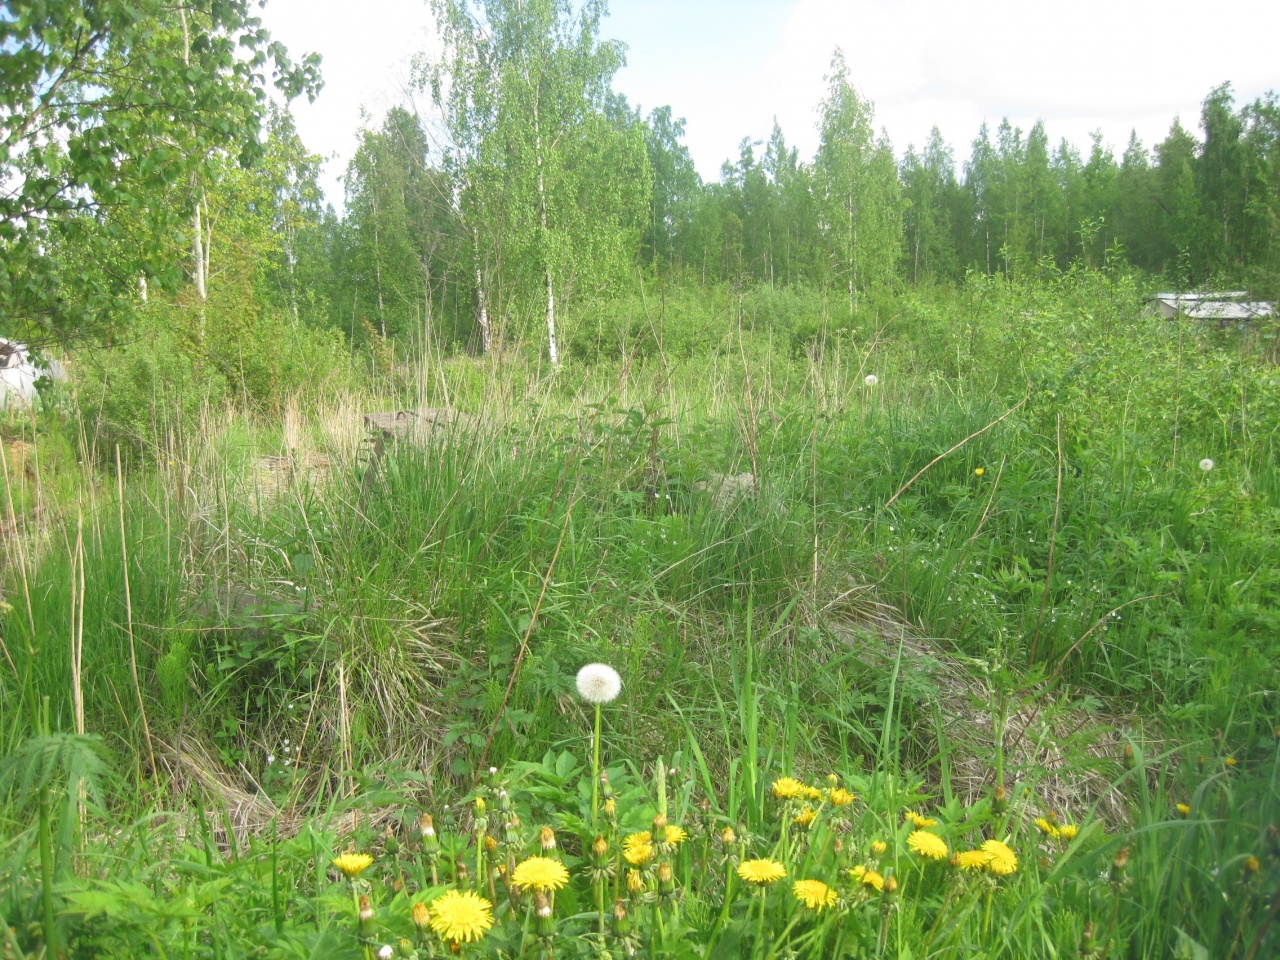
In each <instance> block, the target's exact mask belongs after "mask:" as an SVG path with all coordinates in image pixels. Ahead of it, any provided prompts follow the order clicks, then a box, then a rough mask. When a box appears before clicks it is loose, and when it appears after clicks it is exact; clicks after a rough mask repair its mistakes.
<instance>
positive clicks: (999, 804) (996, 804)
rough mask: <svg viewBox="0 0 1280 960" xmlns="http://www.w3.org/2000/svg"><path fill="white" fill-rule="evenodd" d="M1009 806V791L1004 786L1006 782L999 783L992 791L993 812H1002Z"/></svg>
mask: <svg viewBox="0 0 1280 960" xmlns="http://www.w3.org/2000/svg"><path fill="white" fill-rule="evenodd" d="M1008 808H1009V791H1008V790H1006V789H1005V788H1004V784H1003V783H1001V784H997V786H996V788H995V790H994V791H992V793H991V810H992V812H993V813H996V814H1001V813H1004V812H1005V810H1007V809H1008Z"/></svg>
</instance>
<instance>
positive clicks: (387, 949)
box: [378, 943, 396, 960]
mask: <svg viewBox="0 0 1280 960" xmlns="http://www.w3.org/2000/svg"><path fill="white" fill-rule="evenodd" d="M395 955H396V952H395V951H394V950H392V949H391V944H389V943H384V944H383V945H382V946H381V947H379V948H378V960H391V958H392V957H394V956H395Z"/></svg>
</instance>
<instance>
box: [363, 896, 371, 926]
mask: <svg viewBox="0 0 1280 960" xmlns="http://www.w3.org/2000/svg"><path fill="white" fill-rule="evenodd" d="M372 919H373V905H372V904H371V903H369V898H368V897H366V896H364V895H361V897H360V922H361V923H368V922H369V921H370V920H372Z"/></svg>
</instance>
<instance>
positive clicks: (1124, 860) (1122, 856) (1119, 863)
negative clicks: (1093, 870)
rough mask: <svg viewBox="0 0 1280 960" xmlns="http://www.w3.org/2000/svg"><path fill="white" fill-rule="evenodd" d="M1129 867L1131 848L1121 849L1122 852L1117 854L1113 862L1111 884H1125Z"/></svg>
mask: <svg viewBox="0 0 1280 960" xmlns="http://www.w3.org/2000/svg"><path fill="white" fill-rule="evenodd" d="M1128 866H1129V848H1128V847H1121V848H1120V852H1119V853H1117V854H1116V858H1115V859H1114V860H1113V861H1111V878H1110V879H1111V882H1112V883H1115V884H1121V883H1124V879H1125V870H1126V869H1127V868H1128Z"/></svg>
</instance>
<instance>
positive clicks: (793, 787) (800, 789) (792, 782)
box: [773, 777, 807, 800]
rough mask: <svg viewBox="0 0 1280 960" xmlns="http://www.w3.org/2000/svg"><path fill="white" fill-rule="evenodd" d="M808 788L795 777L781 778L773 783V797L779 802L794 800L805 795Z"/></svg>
mask: <svg viewBox="0 0 1280 960" xmlns="http://www.w3.org/2000/svg"><path fill="white" fill-rule="evenodd" d="M806 789H807V788H806V787H805V785H804V784H803V783H801V782H800V781H799V780H797V779H795V778H794V777H779V778H778V779H777V780H775V781H773V795H774V796H775V797H776V798H778V799H779V800H793V799H795V798H796V797H800V796H803V795H804V792H805V790H806Z"/></svg>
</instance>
